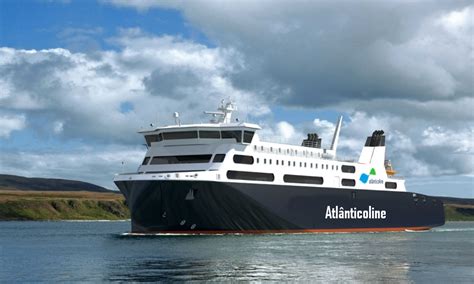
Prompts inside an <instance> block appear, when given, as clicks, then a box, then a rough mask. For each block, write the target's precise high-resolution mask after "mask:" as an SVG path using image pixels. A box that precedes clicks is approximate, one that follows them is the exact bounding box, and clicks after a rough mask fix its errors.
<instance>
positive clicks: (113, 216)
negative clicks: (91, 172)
mask: <svg viewBox="0 0 474 284" xmlns="http://www.w3.org/2000/svg"><path fill="white" fill-rule="evenodd" d="M129 218H130V212H129V210H128V207H127V205H126V203H125V198H124V197H123V196H122V194H120V192H118V191H111V190H108V189H106V188H103V187H100V186H97V185H94V184H91V183H86V182H81V181H74V180H64V179H45V178H26V177H20V176H13V175H0V220H2V221H6V220H7V221H13V220H17V221H18V220H30V221H45V220H124V219H129Z"/></svg>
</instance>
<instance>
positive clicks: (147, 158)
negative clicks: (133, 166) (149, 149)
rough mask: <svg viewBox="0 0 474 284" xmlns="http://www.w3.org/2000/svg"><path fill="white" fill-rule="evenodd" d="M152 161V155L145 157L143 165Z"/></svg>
mask: <svg viewBox="0 0 474 284" xmlns="http://www.w3.org/2000/svg"><path fill="white" fill-rule="evenodd" d="M149 161H150V157H145V159H143V163H142V165H143V166H144V165H148V162H149Z"/></svg>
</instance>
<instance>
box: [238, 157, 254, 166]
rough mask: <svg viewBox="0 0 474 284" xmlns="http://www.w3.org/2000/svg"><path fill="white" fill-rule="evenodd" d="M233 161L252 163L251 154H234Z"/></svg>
mask: <svg viewBox="0 0 474 284" xmlns="http://www.w3.org/2000/svg"><path fill="white" fill-rule="evenodd" d="M234 163H236V164H247V165H252V164H253V157H252V156H244V155H234Z"/></svg>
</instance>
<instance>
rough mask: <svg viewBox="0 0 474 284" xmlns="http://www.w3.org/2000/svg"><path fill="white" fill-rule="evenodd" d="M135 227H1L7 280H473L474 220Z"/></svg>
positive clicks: (0, 266)
mask: <svg viewBox="0 0 474 284" xmlns="http://www.w3.org/2000/svg"><path fill="white" fill-rule="evenodd" d="M128 230H129V223H128V222H0V282H3V283H8V282H11V281H37V280H42V281H47V282H50V281H159V280H214V281H222V280H227V281H231V280H251V281H259V280H289V281H292V280H312V281H315V280H316V281H318V280H319V281H323V280H324V281H326V280H333V281H349V280H356V281H360V282H366V281H396V282H400V281H401V282H472V281H473V279H474V222H464V223H462V222H459V223H448V224H447V225H445V226H444V227H441V228H438V229H434V230H433V231H430V232H422V233H415V232H404V233H354V234H310V235H254V236H251V235H250V236H249V235H241V236H239V235H233V236H232V235H227V236H148V237H138V236H126V235H123V233H124V232H127V231H128Z"/></svg>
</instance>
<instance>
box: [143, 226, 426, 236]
mask: <svg viewBox="0 0 474 284" xmlns="http://www.w3.org/2000/svg"><path fill="white" fill-rule="evenodd" d="M429 229H430V227H395V228H347V229H301V230H300V229H295V230H242V231H225V230H222V231H219V230H216V231H213V230H210V231H200V230H196V231H153V232H149V233H151V234H210V235H212V234H294V233H299V234H301V233H356V232H359V233H360V232H400V231H407V230H408V231H426V230H429Z"/></svg>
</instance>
